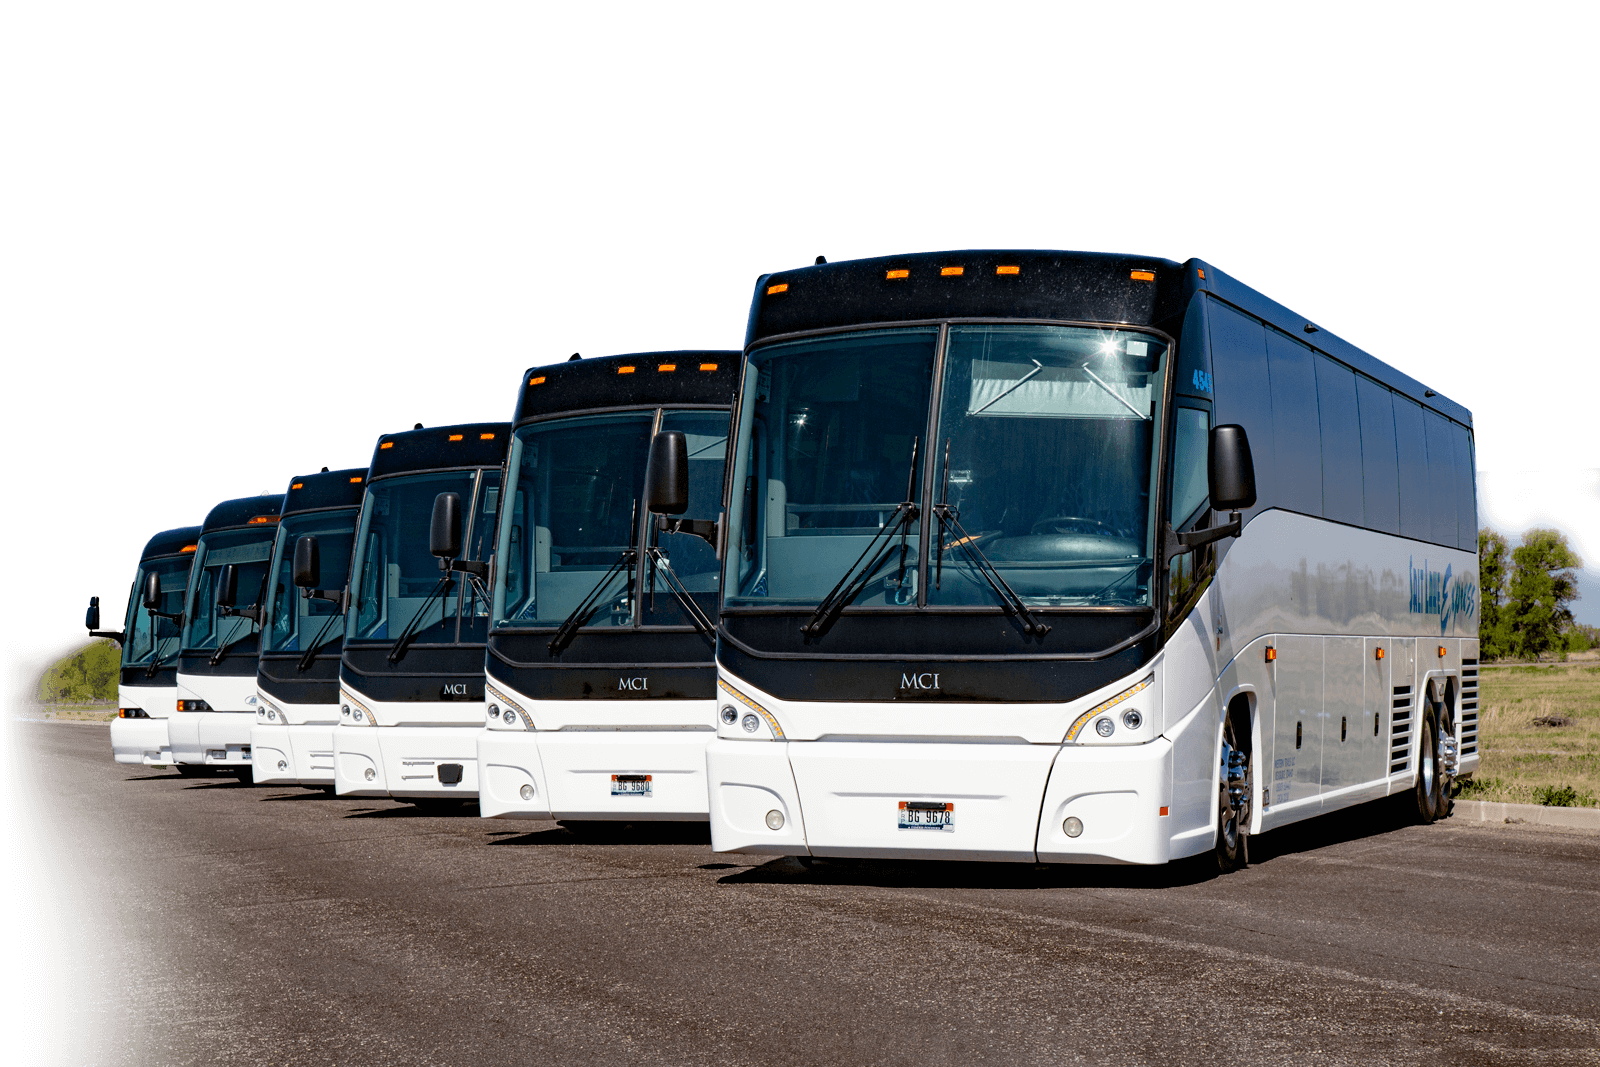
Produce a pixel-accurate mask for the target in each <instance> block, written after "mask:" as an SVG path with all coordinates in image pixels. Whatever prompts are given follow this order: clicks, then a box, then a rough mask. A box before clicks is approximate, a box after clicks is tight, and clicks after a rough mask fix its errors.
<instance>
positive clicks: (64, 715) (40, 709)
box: [26, 704, 117, 722]
mask: <svg viewBox="0 0 1600 1067" xmlns="http://www.w3.org/2000/svg"><path fill="white" fill-rule="evenodd" d="M26 711H27V713H28V714H29V715H30V717H31V716H33V715H36V716H38V717H39V718H41V719H75V720H78V721H80V722H110V721H111V720H112V719H115V718H116V717H117V706H116V705H115V704H35V705H33V706H32V707H31V708H29V709H26Z"/></svg>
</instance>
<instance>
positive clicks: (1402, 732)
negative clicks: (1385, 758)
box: [1389, 685, 1413, 774]
mask: <svg viewBox="0 0 1600 1067" xmlns="http://www.w3.org/2000/svg"><path fill="white" fill-rule="evenodd" d="M1412 710H1413V708H1412V697H1411V687H1410V686H1409V685H1397V686H1395V687H1394V703H1393V710H1391V711H1390V713H1389V773H1390V774H1395V773H1397V772H1399V771H1403V770H1405V769H1406V768H1407V767H1409V766H1410V765H1411V713H1412Z"/></svg>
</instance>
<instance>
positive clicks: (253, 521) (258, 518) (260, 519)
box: [245, 515, 278, 526]
mask: <svg viewBox="0 0 1600 1067" xmlns="http://www.w3.org/2000/svg"><path fill="white" fill-rule="evenodd" d="M277 521H278V516H276V515H257V516H256V517H255V518H253V519H251V520H250V521H249V522H248V523H246V524H245V525H247V526H254V525H256V524H257V523H262V522H277Z"/></svg>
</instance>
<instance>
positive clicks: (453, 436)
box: [449, 433, 461, 441]
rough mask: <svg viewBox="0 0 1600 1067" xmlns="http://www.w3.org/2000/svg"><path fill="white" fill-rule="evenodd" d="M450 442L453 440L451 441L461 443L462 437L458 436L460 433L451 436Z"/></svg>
mask: <svg viewBox="0 0 1600 1067" xmlns="http://www.w3.org/2000/svg"><path fill="white" fill-rule="evenodd" d="M449 440H451V441H459V440H461V435H460V434H458V433H453V434H451V435H450V437H449Z"/></svg>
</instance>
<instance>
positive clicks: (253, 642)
mask: <svg viewBox="0 0 1600 1067" xmlns="http://www.w3.org/2000/svg"><path fill="white" fill-rule="evenodd" d="M282 508H283V496H282V495H281V494H277V493H273V494H265V495H262V496H248V497H240V498H239V499H236V500H225V501H223V502H222V503H220V504H218V505H217V506H216V507H214V508H212V509H211V512H210V514H208V515H207V516H206V520H205V522H204V523H202V524H201V526H200V541H199V546H198V547H197V548H196V549H195V552H194V564H193V568H192V570H191V571H190V574H189V590H188V597H187V600H186V601H185V605H184V624H183V649H182V651H180V652H179V654H178V656H179V658H178V677H177V688H178V691H177V708H176V710H175V711H174V712H173V713H172V715H171V717H170V718H169V719H168V720H167V728H168V731H169V733H170V735H171V739H172V755H173V758H174V759H175V760H177V762H178V764H179V770H183V769H184V768H185V767H188V768H194V769H195V770H192V771H186V772H185V773H195V772H196V771H198V770H199V769H201V768H211V769H212V770H215V771H221V772H223V773H231V774H235V775H238V777H239V778H240V780H241V781H245V782H249V781H250V780H251V779H252V777H253V772H252V770H251V767H250V729H251V727H252V726H254V725H255V710H256V703H257V697H256V655H257V653H258V652H259V651H260V649H259V643H260V640H259V639H260V634H261V626H260V620H261V602H262V600H263V598H264V597H265V595H266V589H267V561H268V559H269V557H270V556H271V555H272V541H273V538H274V536H275V535H276V533H277V527H278V512H279V511H280V510H282ZM242 598H248V599H249V601H250V603H249V604H248V605H247V606H243V607H241V606H239V603H238V601H239V600H240V599H242Z"/></svg>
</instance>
